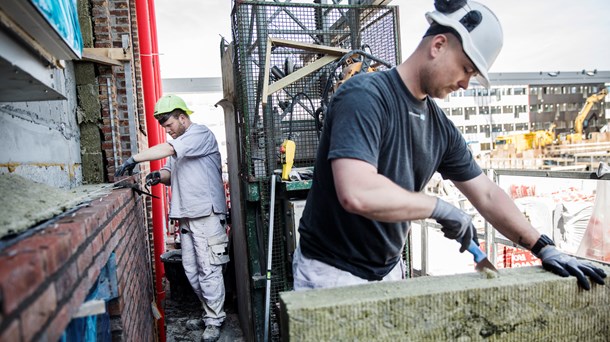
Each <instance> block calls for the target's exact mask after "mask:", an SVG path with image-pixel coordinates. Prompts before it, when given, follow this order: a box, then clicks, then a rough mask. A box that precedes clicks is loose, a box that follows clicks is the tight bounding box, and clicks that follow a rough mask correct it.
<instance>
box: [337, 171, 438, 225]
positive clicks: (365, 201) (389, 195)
mask: <svg viewBox="0 0 610 342" xmlns="http://www.w3.org/2000/svg"><path fill="white" fill-rule="evenodd" d="M333 176H334V178H335V186H336V189H337V197H338V198H339V202H340V203H341V205H342V206H343V208H344V209H345V210H347V211H348V212H350V213H353V214H357V215H361V216H364V217H366V218H369V219H372V220H376V221H382V222H403V221H411V220H417V219H422V218H427V217H429V216H430V214H431V213H432V210H433V209H434V206H435V204H436V198H435V197H432V196H428V195H426V194H423V193H417V192H410V191H407V190H405V189H403V188H402V187H400V186H399V185H397V184H396V183H394V182H392V181H391V180H390V179H388V178H387V177H385V176H383V175H380V174H378V173H377V170H376V169H375V168H374V167H372V166H371V165H370V164H367V163H365V162H362V161H357V162H353V161H347V162H345V161H343V160H337V161H333Z"/></svg>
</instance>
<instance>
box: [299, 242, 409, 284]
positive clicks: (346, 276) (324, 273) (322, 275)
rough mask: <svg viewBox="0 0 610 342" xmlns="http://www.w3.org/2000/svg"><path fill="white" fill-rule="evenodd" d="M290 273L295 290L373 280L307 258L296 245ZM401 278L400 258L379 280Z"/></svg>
mask: <svg viewBox="0 0 610 342" xmlns="http://www.w3.org/2000/svg"><path fill="white" fill-rule="evenodd" d="M292 274H293V277H294V290H295V291H302V290H309V289H321V288H330V287H339V286H349V285H358V284H366V283H369V282H373V281H374V280H367V279H363V278H360V277H358V276H355V275H353V274H351V273H349V272H347V271H343V270H340V269H338V268H336V267H334V266H331V265H329V264H326V263H323V262H321V261H318V260H315V259H310V258H307V257H306V256H304V255H303V253H301V248H300V247H297V249H296V250H295V251H294V256H293V259H292ZM402 279H405V264H404V262H403V261H402V259H400V261H399V262H398V263H397V264H396V266H394V268H393V269H392V270H391V271H390V273H388V274H387V275H386V276H385V277H384V278H383V279H382V280H380V281H392V280H402Z"/></svg>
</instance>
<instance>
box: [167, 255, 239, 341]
mask: <svg viewBox="0 0 610 342" xmlns="http://www.w3.org/2000/svg"><path fill="white" fill-rule="evenodd" d="M168 249H170V250H173V249H174V245H173V244H172V243H170V244H168ZM172 266H179V267H178V268H177V269H171V268H170V267H172ZM232 266H233V265H232V262H230V263H229V264H228V267H227V268H225V270H224V272H223V273H224V279H225V291H226V296H225V312H226V314H227V318H226V320H225V322H224V324H223V325H222V328H221V330H220V339H219V340H218V341H221V342H233V341H236V342H243V341H245V339H244V337H243V333H242V331H241V328H240V326H239V319H238V317H237V301H236V292H235V277H234V272H235V271H234V268H233V267H232ZM172 270H179V271H182V272H184V270H183V269H182V265H181V264H179V265H177V264H175V263H171V264H168V263H166V264H165V272H166V278H170V279H172V280H174V281H175V283H174V284H173V286H172V285H171V284H170V281H169V280H168V279H164V284H165V303H164V307H163V309H164V310H165V331H166V341H167V342H180V341H197V342H198V341H201V335H203V328H202V329H201V330H194V331H191V330H188V329H187V328H186V322H187V321H188V320H189V319H194V318H201V313H202V308H201V304H200V303H199V299H198V298H197V296H196V295H195V293H194V292H193V289H192V288H191V286H190V284H189V283H188V280H186V276H185V275H184V273H181V274H180V277H177V275H176V273H174V274H171V271H172ZM172 289H174V291H175V292H176V293H173V294H172Z"/></svg>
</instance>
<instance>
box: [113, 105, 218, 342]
mask: <svg viewBox="0 0 610 342" xmlns="http://www.w3.org/2000/svg"><path fill="white" fill-rule="evenodd" d="M192 113H193V111H191V110H190V109H189V108H188V107H187V106H186V103H185V102H184V100H183V99H182V98H180V97H178V96H176V95H166V96H163V97H161V98H160V99H159V101H157V103H156V104H155V112H154V117H155V119H157V121H158V122H159V124H160V125H161V126H162V127H163V128H164V129H165V132H166V133H167V134H169V135H170V136H171V137H172V138H173V139H172V140H169V141H167V142H165V143H162V144H159V145H156V146H153V147H151V148H149V149H146V150H144V151H141V152H140V153H138V154H135V155H133V156H131V157H130V158H129V159H127V160H126V161H125V162H124V163H123V165H121V167H120V168H119V169H118V170H117V171H116V174H115V177H119V176H121V175H123V174H124V173H126V172H127V173H128V174H130V175H131V174H132V171H133V169H134V167H135V166H136V165H137V164H138V163H141V162H145V161H151V160H158V159H163V158H167V157H169V158H168V162H167V164H166V165H165V166H164V167H163V168H162V169H161V170H157V171H152V172H151V173H150V174H148V175H147V176H146V183H147V184H150V185H156V184H159V183H163V184H166V185H171V188H172V199H171V202H170V211H169V217H170V218H171V219H174V220H178V221H179V222H180V232H181V246H182V265H183V266H184V271H185V273H186V276H187V278H188V280H189V282H190V283H191V286H192V287H193V290H194V291H195V294H197V296H198V297H199V300H200V301H201V304H202V307H203V314H202V318H201V319H194V320H190V321H188V322H186V327H187V328H189V329H193V330H194V329H203V328H204V327H205V330H204V332H203V335H202V340H203V341H216V340H218V338H219V337H220V327H221V325H222V323H223V322H224V320H225V317H226V314H225V312H224V301H225V287H224V281H223V274H222V265H223V264H225V263H227V262H228V261H229V255H228V250H227V248H228V242H229V240H228V237H227V234H226V231H225V228H224V224H223V223H224V219H225V214H226V212H227V208H226V198H225V192H224V186H223V182H222V169H221V161H220V152H219V151H218V143H217V141H216V138H215V136H214V134H213V133H212V131H210V129H209V128H208V127H206V126H204V125H199V124H196V123H193V122H192V121H191V119H190V115H191V114H192Z"/></svg>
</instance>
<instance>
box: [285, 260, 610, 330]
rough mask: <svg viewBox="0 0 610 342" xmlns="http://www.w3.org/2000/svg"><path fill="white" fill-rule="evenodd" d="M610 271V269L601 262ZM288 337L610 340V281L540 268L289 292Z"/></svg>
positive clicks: (287, 312)
mask: <svg viewBox="0 0 610 342" xmlns="http://www.w3.org/2000/svg"><path fill="white" fill-rule="evenodd" d="M602 267H603V268H604V269H605V271H606V273H610V268H609V267H607V266H602ZM280 299H281V313H282V318H281V323H282V336H283V337H285V338H286V339H289V340H290V341H346V340H349V341H482V340H489V341H551V340H552V341H575V340H583V341H608V336H610V310H608V307H609V304H610V286H607V285H606V286H601V285H592V289H591V291H584V290H582V289H580V288H579V287H578V285H577V283H576V278H574V277H569V278H562V277H559V276H557V275H555V274H552V273H550V272H547V271H545V270H543V269H542V268H541V267H524V268H517V269H505V270H500V276H499V277H498V278H491V279H490V278H487V277H485V276H484V275H481V274H479V273H469V274H461V275H454V276H439V277H421V278H413V279H408V280H406V281H399V282H382V283H372V284H367V285H358V286H351V287H342V288H335V289H323V290H311V291H303V292H284V293H281V294H280Z"/></svg>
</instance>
